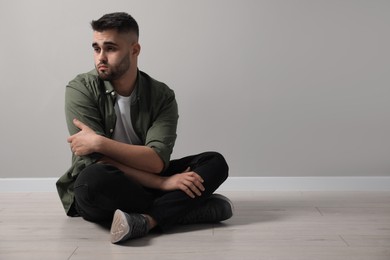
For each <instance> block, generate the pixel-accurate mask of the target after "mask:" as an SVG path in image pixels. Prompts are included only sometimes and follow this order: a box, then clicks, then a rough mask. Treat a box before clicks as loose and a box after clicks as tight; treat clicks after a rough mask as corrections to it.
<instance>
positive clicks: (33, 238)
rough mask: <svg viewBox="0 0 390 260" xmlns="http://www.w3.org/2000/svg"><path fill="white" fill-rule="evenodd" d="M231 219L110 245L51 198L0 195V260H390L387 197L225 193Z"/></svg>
mask: <svg viewBox="0 0 390 260" xmlns="http://www.w3.org/2000/svg"><path fill="white" fill-rule="evenodd" d="M224 194H225V195H227V196H229V197H230V198H231V199H232V201H233V202H234V204H235V216H234V217H233V218H232V219H231V220H229V221H226V222H225V223H224V224H217V225H199V226H196V225H195V226H183V227H178V228H175V229H174V230H172V231H170V232H169V233H165V234H161V233H152V234H150V235H149V236H147V237H145V238H142V239H138V240H133V241H129V242H128V243H125V244H124V245H112V244H111V243H110V242H109V234H108V230H106V229H105V228H103V227H100V226H98V225H96V224H93V223H88V222H86V221H84V220H82V219H81V218H68V217H66V216H65V214H64V212H63V210H62V207H61V205H60V201H59V199H58V198H57V195H56V194H55V193H0V259H5V260H8V259H11V260H12V259H40V260H41V259H50V260H52V259H72V260H76V259H142V260H146V259H186V260H188V259H239V260H243V259H272V260H279V259H286V260H295V259H297V260H298V259H299V260H305V259H310V260H321V259H324V260H346V259H351V260H352V259H353V260H362V259H365V260H379V259H381V260H389V259H390V193H388V192H387V193H379V192H378V193H372V192H337V193H335V192H245V193H244V192H226V193H224Z"/></svg>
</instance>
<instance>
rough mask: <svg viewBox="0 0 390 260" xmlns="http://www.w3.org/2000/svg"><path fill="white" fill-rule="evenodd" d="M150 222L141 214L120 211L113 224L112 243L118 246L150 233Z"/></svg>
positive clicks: (115, 215) (115, 214)
mask: <svg viewBox="0 0 390 260" xmlns="http://www.w3.org/2000/svg"><path fill="white" fill-rule="evenodd" d="M148 231H149V230H148V220H147V219H146V217H144V216H143V215H141V214H127V213H126V212H123V211H121V210H119V209H117V210H116V211H115V213H114V219H113V220H112V224H111V231H110V234H111V243H113V244H116V243H120V242H123V241H126V240H128V239H131V238H137V237H143V236H145V235H146V234H147V233H148Z"/></svg>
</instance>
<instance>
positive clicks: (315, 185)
mask: <svg viewBox="0 0 390 260" xmlns="http://www.w3.org/2000/svg"><path fill="white" fill-rule="evenodd" d="M56 181H57V178H0V193H1V192H56V188H55V182H56ZM218 191H390V176H389V177H387V176H374V177H229V178H228V179H227V180H226V182H225V183H224V184H222V186H221V187H220V188H219V189H218Z"/></svg>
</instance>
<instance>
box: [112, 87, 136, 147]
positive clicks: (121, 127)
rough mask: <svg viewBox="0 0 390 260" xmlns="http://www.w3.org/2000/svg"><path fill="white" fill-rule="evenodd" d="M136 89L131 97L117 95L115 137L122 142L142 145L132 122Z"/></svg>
mask: <svg viewBox="0 0 390 260" xmlns="http://www.w3.org/2000/svg"><path fill="white" fill-rule="evenodd" d="M134 99H135V94H134V91H133V93H132V94H131V95H130V96H129V97H124V96H120V95H117V98H116V102H115V114H116V125H115V129H114V135H113V139H114V140H116V141H119V142H122V143H127V144H134V145H140V144H142V143H141V140H140V138H139V137H138V136H137V134H136V133H135V131H134V128H133V124H132V123H131V111H130V108H131V103H132V102H134Z"/></svg>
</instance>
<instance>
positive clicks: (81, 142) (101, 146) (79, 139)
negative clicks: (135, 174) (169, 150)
mask: <svg viewBox="0 0 390 260" xmlns="http://www.w3.org/2000/svg"><path fill="white" fill-rule="evenodd" d="M73 123H74V125H75V126H76V127H77V128H79V129H80V131H79V132H78V133H76V134H74V135H72V136H70V137H69V138H68V142H69V143H70V145H71V148H72V151H73V152H74V154H75V155H77V156H84V155H88V154H92V153H100V154H103V155H105V156H107V157H109V158H115V161H116V162H118V163H120V164H123V165H126V166H129V167H131V168H133V169H137V170H140V171H144V172H149V173H160V172H161V171H162V170H163V168H164V163H163V161H162V160H161V158H160V157H159V156H158V155H157V153H156V152H155V151H154V150H153V149H152V148H150V147H148V146H142V145H130V144H125V143H121V142H118V141H115V140H112V139H109V138H107V137H104V136H101V135H98V134H96V133H95V131H93V130H92V129H91V128H89V127H88V126H87V125H85V124H84V123H82V122H80V121H79V120H77V119H74V120H73Z"/></svg>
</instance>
